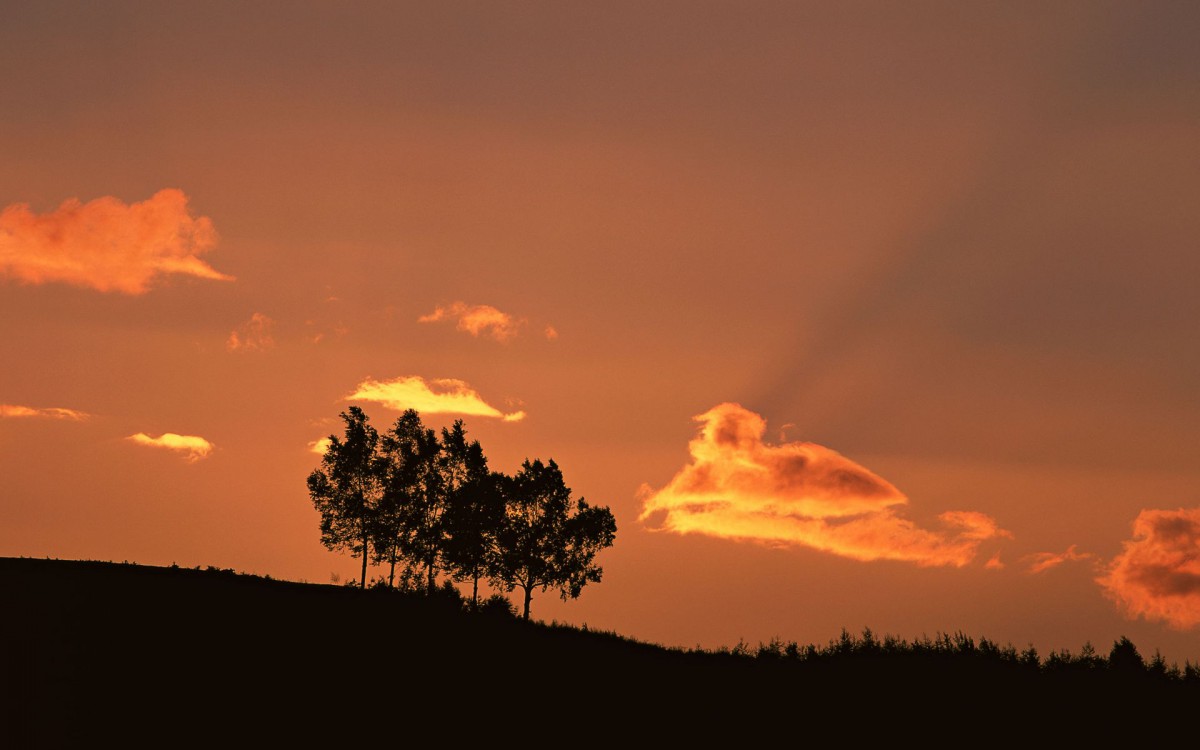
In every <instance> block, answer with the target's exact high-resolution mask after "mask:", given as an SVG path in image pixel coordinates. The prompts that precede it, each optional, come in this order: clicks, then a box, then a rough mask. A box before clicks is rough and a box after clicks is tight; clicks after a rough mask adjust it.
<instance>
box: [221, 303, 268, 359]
mask: <svg viewBox="0 0 1200 750" xmlns="http://www.w3.org/2000/svg"><path fill="white" fill-rule="evenodd" d="M274 329H275V321H274V320H271V319H270V318H268V317H267V316H266V315H263V314H262V313H257V312H256V313H254V314H253V315H251V316H250V319H249V320H247V321H246V322H245V323H242V324H241V325H240V326H238V327H237V329H235V330H233V331H231V332H230V333H229V338H228V339H226V341H225V348H226V349H228V350H229V351H231V352H261V351H263V350H265V349H270V348H271V347H273V346H275V338H274V337H273V336H272V335H271V334H272V331H274Z"/></svg>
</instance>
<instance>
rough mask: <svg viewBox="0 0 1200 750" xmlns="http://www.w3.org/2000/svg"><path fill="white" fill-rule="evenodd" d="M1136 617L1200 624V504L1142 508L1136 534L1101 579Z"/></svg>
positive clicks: (1182, 627)
mask: <svg viewBox="0 0 1200 750" xmlns="http://www.w3.org/2000/svg"><path fill="white" fill-rule="evenodd" d="M1096 580H1097V582H1098V583H1099V584H1100V585H1101V586H1102V587H1103V588H1104V591H1105V593H1106V594H1108V596H1110V597H1111V598H1112V599H1113V600H1114V601H1116V602H1117V603H1118V604H1119V605H1120V606H1121V607H1123V608H1124V609H1125V610H1126V611H1127V612H1128V613H1129V615H1130V616H1132V617H1144V618H1146V619H1147V620H1158V621H1161V622H1165V623H1167V624H1168V625H1170V626H1171V627H1173V628H1177V629H1180V630H1185V629H1191V628H1195V627H1196V626H1197V625H1200V508H1179V509H1178V510H1143V511H1142V512H1141V513H1139V514H1138V517H1137V518H1136V519H1135V520H1134V522H1133V538H1132V539H1130V540H1129V541H1127V542H1125V543H1124V544H1123V545H1122V551H1121V554H1119V555H1117V556H1116V558H1114V559H1113V560H1112V562H1111V563H1109V565H1108V568H1107V571H1106V572H1105V574H1104V575H1103V576H1101V577H1100V578H1098V579H1096Z"/></svg>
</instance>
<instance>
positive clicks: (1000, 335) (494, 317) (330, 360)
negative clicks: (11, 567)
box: [0, 2, 1200, 662]
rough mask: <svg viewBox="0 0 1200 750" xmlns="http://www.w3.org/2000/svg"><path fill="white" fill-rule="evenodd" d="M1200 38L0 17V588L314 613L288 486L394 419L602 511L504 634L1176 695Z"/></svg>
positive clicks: (277, 15)
mask: <svg viewBox="0 0 1200 750" xmlns="http://www.w3.org/2000/svg"><path fill="white" fill-rule="evenodd" d="M1198 35H1200V11H1197V10H1195V9H1192V8H1190V7H1187V6H1184V5H1181V4H1170V3H1136V4H1135V3H1116V4H1100V3H1056V4H1055V5H1054V6H1052V7H1042V6H1040V5H1014V4H976V5H972V6H970V7H962V6H961V5H957V4H952V3H921V4H915V5H908V6H905V7H904V8H900V7H897V6H892V5H889V4H886V3H863V4H837V5H836V6H834V7H830V6H827V5H815V4H802V3H751V4H749V5H743V4H732V3H654V4H650V5H646V4H623V3H615V4H606V5H605V6H604V7H602V8H601V7H596V8H586V7H579V8H575V7H562V6H559V5H554V4H533V5H522V6H520V7H519V8H518V7H504V6H495V5H491V4H480V5H474V4H438V5H436V6H434V5H425V6H422V5H413V4H402V3H398V4H394V5H390V6H378V5H370V4H361V5H360V4H350V5H348V6H342V5H338V6H333V5H325V4H308V3H289V4H273V3H254V4H249V5H247V4H225V3H220V2H217V3H206V4H203V5H201V6H198V7H183V6H164V7H154V6H145V5H141V4H124V3H113V4H107V5H105V6H104V7H92V6H90V5H87V4H81V3H55V2H49V3H39V4H37V6H36V7H18V8H13V9H9V10H8V11H7V15H6V23H5V24H4V25H3V26H0V64H2V66H0V67H2V69H3V70H4V71H5V72H4V73H2V74H0V76H2V77H3V86H0V109H2V110H3V111H4V112H5V113H6V116H5V117H4V118H0V139H2V140H3V143H5V144H6V145H7V148H6V149H5V152H6V154H7V156H6V164H5V169H4V170H0V308H2V309H0V320H2V321H3V322H2V323H0V332H2V334H3V335H2V337H0V355H2V356H3V358H4V361H5V363H6V366H5V367H4V368H2V369H0V404H2V405H0V448H2V450H3V455H4V459H3V467H4V475H5V478H6V480H7V482H6V484H7V487H6V491H5V493H4V497H3V499H2V500H0V518H2V519H3V522H2V523H0V554H5V555H28V556H37V557H44V556H53V557H63V558H72V557H78V558H95V559H106V560H107V559H112V560H123V559H128V560H136V561H138V562H143V563H147V564H169V563H171V562H178V563H179V564H181V565H182V564H187V565H196V564H206V565H207V564H213V565H218V566H221V567H234V568H238V569H242V570H247V571H252V572H261V573H270V574H271V575H273V576H276V577H288V578H297V579H300V578H303V579H307V580H312V581H321V582H325V581H329V580H331V578H332V577H335V576H337V577H349V576H351V575H352V571H353V570H354V568H355V563H354V561H352V560H349V559H347V558H343V557H338V556H336V555H332V554H330V553H328V552H327V551H325V550H324V549H323V548H322V547H321V546H320V544H319V541H318V533H317V525H316V514H315V512H314V511H313V509H312V507H311V503H310V502H309V500H308V497H307V494H306V491H305V486H304V478H305V476H306V475H307V473H308V472H309V471H311V469H312V467H313V466H314V465H315V463H316V456H315V455H314V453H313V448H314V446H319V445H320V441H321V440H322V439H323V438H325V437H326V436H327V435H329V434H330V433H331V432H334V431H336V430H337V429H338V425H339V420H338V418H337V416H338V413H339V412H340V411H342V410H344V409H346V408H347V407H348V406H349V405H351V404H357V405H360V406H362V407H363V408H364V410H365V411H366V412H367V413H368V415H370V417H371V419H372V421H373V423H374V424H376V426H377V427H380V428H381V429H382V428H384V427H386V426H387V425H388V424H390V423H391V422H392V421H394V419H395V418H396V417H397V416H398V414H399V412H400V411H401V410H402V409H403V408H406V407H407V406H412V407H415V408H418V409H420V410H421V413H422V417H423V418H424V419H425V421H426V422H427V423H428V424H430V425H431V426H442V425H444V424H449V423H450V422H451V421H452V420H453V419H455V418H462V419H464V421H465V423H466V427H467V430H468V432H469V434H470V436H471V437H472V438H478V439H479V440H480V441H481V443H482V444H483V447H484V450H485V452H486V453H487V455H488V456H489V458H490V459H491V462H492V466H493V468H495V469H498V470H503V471H509V472H512V471H514V470H515V469H516V468H517V467H518V466H519V465H520V462H521V461H522V460H524V459H525V458H527V457H528V458H543V459H549V458H553V459H555V460H556V461H557V463H558V464H559V465H560V466H561V467H562V469H563V472H564V475H565V478H566V481H567V484H568V485H569V486H571V487H572V488H573V490H574V491H575V493H576V494H577V495H581V496H583V497H586V498H587V499H588V500H589V502H594V503H600V504H604V505H608V506H610V507H611V508H612V510H613V512H614V514H615V515H616V518H617V523H618V533H617V541H616V543H615V545H614V546H613V548H612V549H610V550H607V551H605V552H604V553H603V554H602V555H601V556H600V558H599V562H600V563H601V564H602V565H603V566H604V568H605V576H604V581H603V583H601V584H599V585H596V586H593V587H589V589H588V590H587V591H586V592H585V594H584V596H583V597H582V598H581V599H579V600H578V601H574V602H570V603H566V604H563V603H560V602H557V601H553V602H552V601H551V600H550V599H549V597H547V598H546V602H545V605H544V606H543V608H542V609H541V611H540V613H539V614H540V616H542V617H545V618H547V619H550V618H557V619H559V620H560V621H569V622H576V623H582V622H587V623H588V624H589V625H590V626H596V627H603V628H608V629H615V630H618V631H620V632H622V633H625V634H628V635H631V636H634V637H638V638H645V639H650V640H655V641H659V642H662V643H666V644H669V645H683V646H691V645H696V644H697V643H699V644H702V645H705V646H716V645H721V644H726V645H729V644H733V643H736V642H737V641H738V639H745V640H747V641H751V642H753V641H758V640H763V641H765V640H767V639H769V638H771V637H774V636H780V637H784V638H787V639H795V640H799V641H802V642H803V641H823V640H826V639H828V638H830V637H833V636H834V635H836V634H837V632H838V631H839V630H840V629H841V628H842V627H845V628H847V629H849V630H851V631H858V630H861V628H862V627H864V626H869V627H871V628H872V629H873V630H874V631H876V632H879V633H887V632H890V633H894V634H896V635H899V636H903V637H913V636H917V635H920V634H921V633H929V634H932V633H934V632H936V631H956V630H962V631H966V632H970V633H972V634H975V635H980V636H986V637H988V638H991V639H993V640H999V641H1002V642H1003V641H1011V642H1013V643H1014V644H1017V645H1018V646H1024V645H1026V644H1029V643H1032V644H1034V645H1035V646H1036V647H1037V648H1038V649H1039V650H1041V651H1042V652H1043V654H1045V653H1047V652H1049V651H1050V650H1054V649H1061V648H1069V649H1072V650H1076V649H1078V648H1079V647H1080V646H1081V645H1082V644H1083V643H1084V642H1085V641H1091V642H1092V643H1093V644H1094V645H1096V646H1097V648H1101V647H1103V646H1106V645H1107V644H1109V643H1110V642H1111V641H1112V640H1113V639H1114V638H1116V637H1118V636H1119V635H1128V636H1129V637H1130V638H1131V639H1132V640H1133V641H1134V642H1136V643H1137V644H1138V645H1139V647H1141V648H1142V649H1143V651H1145V652H1147V653H1153V651H1154V650H1155V649H1160V650H1161V651H1162V653H1163V654H1164V655H1165V656H1166V657H1167V658H1168V659H1169V660H1178V661H1180V662H1182V661H1183V660H1184V659H1191V660H1193V661H1200V647H1198V646H1197V645H1196V644H1197V641H1196V633H1197V627H1198V626H1200V462H1198V461H1197V459H1196V457H1197V456H1198V455H1200V434H1198V432H1197V429H1196V425H1197V424H1200V419H1198V418H1200V413H1198V410H1200V398H1197V396H1200V393H1198V392H1197V391H1198V388H1200V386H1198V384H1200V339H1198V338H1197V337H1196V336H1195V332H1194V327H1195V326H1194V321H1195V320H1197V319H1200V296H1197V295H1196V294H1195V292H1194V290H1193V289H1192V286H1193V285H1194V280H1195V279H1196V278H1198V277H1200V253H1197V251H1196V247H1195V242H1196V237H1198V236H1200V216H1198V215H1197V214H1196V212H1195V211H1194V209H1193V206H1192V203H1193V202H1194V196H1196V195H1197V194H1200V172H1197V170H1196V169H1195V165H1196V164H1197V162H1198V157H1200V137H1198V136H1200V132H1198V131H1200V125H1198V123H1200V117H1197V115H1200V99H1198V98H1197V94H1196V87H1195V80H1196V75H1197V74H1200V51H1198V50H1197V48H1196V45H1195V44H1194V40H1195V39H1196V38H1197V37H1198ZM697 420H699V421H697ZM147 448H154V449H155V450H148V449H147Z"/></svg>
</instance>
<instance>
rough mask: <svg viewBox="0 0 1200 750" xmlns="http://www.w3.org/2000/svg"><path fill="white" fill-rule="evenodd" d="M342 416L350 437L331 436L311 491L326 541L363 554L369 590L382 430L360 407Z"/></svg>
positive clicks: (380, 487)
mask: <svg viewBox="0 0 1200 750" xmlns="http://www.w3.org/2000/svg"><path fill="white" fill-rule="evenodd" d="M341 417H342V420H343V421H345V423H346V430H345V437H344V438H339V437H338V436H337V435H330V436H329V447H328V448H326V450H325V455H324V456H323V457H322V459H321V466H320V467H319V468H317V469H314V470H313V472H312V473H311V474H309V476H308V493H309V496H310V497H311V498H312V502H313V506H314V507H315V508H316V509H317V512H318V513H320V514H321V543H322V544H324V545H325V546H326V547H327V548H328V549H330V550H349V551H350V554H351V555H352V556H355V557H361V558H362V579H361V581H360V582H359V585H360V586H361V587H362V588H366V585H367V561H368V559H369V557H370V554H371V540H372V538H373V536H374V535H375V533H376V528H375V524H376V521H377V514H378V510H379V504H380V499H381V497H382V494H383V483H382V481H381V477H382V457H381V456H380V453H379V434H378V433H377V432H376V431H375V428H374V427H372V426H371V425H370V424H368V419H367V415H366V414H364V413H363V411H362V409H360V408H358V407H357V406H351V407H350V408H349V410H347V411H344V412H342V413H341Z"/></svg>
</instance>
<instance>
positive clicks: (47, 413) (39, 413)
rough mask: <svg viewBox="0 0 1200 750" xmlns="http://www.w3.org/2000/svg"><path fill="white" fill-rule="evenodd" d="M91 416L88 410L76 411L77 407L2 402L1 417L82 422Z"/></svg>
mask: <svg viewBox="0 0 1200 750" xmlns="http://www.w3.org/2000/svg"><path fill="white" fill-rule="evenodd" d="M90 416H92V415H91V414H88V413H87V412H83V411H76V410H75V409H63V408H61V407H58V406H50V407H46V408H42V409H38V408H35V407H32V406H18V405H17V404H0V419H4V418H8V417H42V418H45V419H71V420H74V421H76V422H81V421H83V420H85V419H87V418H88V417H90Z"/></svg>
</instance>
